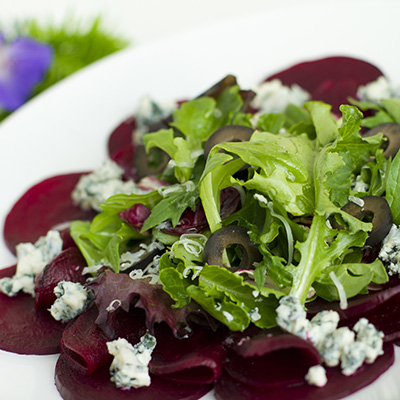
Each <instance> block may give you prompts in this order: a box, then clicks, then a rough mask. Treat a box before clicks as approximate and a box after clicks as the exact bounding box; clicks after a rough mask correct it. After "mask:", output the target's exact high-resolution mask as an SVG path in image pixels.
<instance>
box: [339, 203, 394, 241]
mask: <svg viewBox="0 0 400 400" xmlns="http://www.w3.org/2000/svg"><path fill="white" fill-rule="evenodd" d="M361 202H363V204H362V203H361ZM361 204H362V205H361ZM342 210H343V211H346V212H347V213H348V214H350V215H352V216H353V217H356V218H358V219H363V218H368V219H370V220H371V223H372V230H371V232H369V235H368V239H367V240H366V242H365V244H366V245H369V246H374V245H375V244H377V243H379V242H381V241H382V240H383V239H384V238H385V237H386V235H387V234H388V233H389V231H390V228H391V227H392V224H393V217H392V212H391V210H390V207H389V204H388V202H387V201H386V200H385V199H384V198H383V197H379V196H365V197H361V198H360V205H359V204H356V203H354V202H353V201H350V202H348V203H347V204H345V205H344V206H343V207H342ZM332 226H333V227H334V228H335V229H341V228H342V227H341V226H340V225H339V224H338V223H337V222H336V221H334V222H333V224H332Z"/></svg>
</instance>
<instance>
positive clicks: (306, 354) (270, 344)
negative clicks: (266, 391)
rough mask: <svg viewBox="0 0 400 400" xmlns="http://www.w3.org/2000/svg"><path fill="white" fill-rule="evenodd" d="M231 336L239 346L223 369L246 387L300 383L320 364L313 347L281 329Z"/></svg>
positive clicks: (233, 348)
mask: <svg viewBox="0 0 400 400" xmlns="http://www.w3.org/2000/svg"><path fill="white" fill-rule="evenodd" d="M231 337H232V338H233V342H234V343H236V344H235V345H233V346H232V350H231V351H230V352H229V353H228V355H227V359H226V361H225V363H224V369H225V371H226V372H227V373H228V374H229V375H230V376H231V377H232V378H233V379H235V380H238V381H240V382H243V383H244V384H250V385H252V386H259V387H264V388H271V387H277V386H283V387H284V386H287V385H295V384H299V383H302V382H303V381H304V376H305V375H306V374H307V371H308V369H309V368H310V367H311V366H313V365H316V364H320V362H321V357H320V355H319V353H318V351H317V349H316V348H315V347H314V346H312V345H311V344H310V343H308V342H307V341H305V340H303V339H301V338H299V337H297V336H294V335H290V334H287V333H282V332H281V331H280V330H279V329H276V330H273V331H260V332H258V333H256V334H255V336H253V337H251V338H250V337H249V336H248V335H247V334H233V335H231ZM288 366H290V368H288Z"/></svg>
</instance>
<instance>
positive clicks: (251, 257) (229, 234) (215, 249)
mask: <svg viewBox="0 0 400 400" xmlns="http://www.w3.org/2000/svg"><path fill="white" fill-rule="evenodd" d="M247 232H248V229H247V228H245V227H243V226H235V225H231V226H225V227H223V228H221V229H218V230H217V231H215V232H214V233H213V234H212V235H211V236H210V237H209V238H208V240H207V242H206V244H205V246H204V252H203V260H204V262H206V263H207V264H209V265H218V266H220V267H224V268H227V267H226V265H224V263H223V253H224V250H225V249H227V248H228V247H229V246H232V245H238V246H240V247H241V249H242V252H243V254H242V259H241V261H240V264H239V266H237V267H232V268H227V269H229V270H231V271H236V270H238V269H254V266H253V264H254V263H255V262H259V261H261V259H262V255H261V254H260V252H259V251H258V249H257V245H256V244H255V243H254V242H252V241H251V240H250V237H249V235H248V233H247Z"/></svg>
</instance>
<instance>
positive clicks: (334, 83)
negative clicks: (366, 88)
mask: <svg viewBox="0 0 400 400" xmlns="http://www.w3.org/2000/svg"><path fill="white" fill-rule="evenodd" d="M382 75H383V73H382V71H380V70H379V69H378V68H377V67H375V66H374V65H372V64H370V63H368V62H366V61H363V60H359V59H356V58H351V57H327V58H322V59H318V60H314V61H308V62H302V63H300V64H296V65H294V66H292V67H290V68H288V69H285V70H283V71H280V72H278V73H276V74H274V75H272V76H269V77H268V78H267V79H266V81H271V80H272V79H279V80H280V81H281V82H282V83H283V84H284V85H293V84H297V85H299V86H301V87H302V88H303V89H305V90H307V91H308V92H309V93H310V94H311V96H312V99H313V100H321V101H324V102H326V103H329V104H332V111H334V112H338V111H339V106H340V105H341V104H347V103H348V101H347V98H348V97H356V94H357V88H358V87H359V86H361V85H365V84H367V83H369V82H373V81H375V80H376V79H378V78H379V77H380V76H382Z"/></svg>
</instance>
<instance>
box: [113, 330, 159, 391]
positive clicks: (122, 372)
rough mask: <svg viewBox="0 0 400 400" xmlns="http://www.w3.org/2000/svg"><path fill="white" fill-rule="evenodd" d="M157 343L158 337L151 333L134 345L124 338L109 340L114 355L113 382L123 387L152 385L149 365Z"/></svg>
mask: <svg viewBox="0 0 400 400" xmlns="http://www.w3.org/2000/svg"><path fill="white" fill-rule="evenodd" d="M156 343H157V342H156V338H155V337H154V336H152V335H150V334H149V333H146V334H145V335H144V336H142V337H141V338H140V342H139V343H137V344H135V345H134V346H132V344H130V343H129V342H128V341H127V340H126V339H122V338H119V339H117V340H114V341H112V342H107V348H108V352H109V353H110V354H111V355H113V356H114V360H113V361H112V363H111V366H110V374H111V378H110V380H111V382H114V383H115V385H116V386H117V387H118V388H121V389H130V388H139V387H143V386H150V383H151V379H150V375H149V367H148V366H149V363H150V360H151V353H152V352H153V350H154V348H155V346H156Z"/></svg>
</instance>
